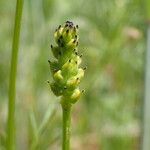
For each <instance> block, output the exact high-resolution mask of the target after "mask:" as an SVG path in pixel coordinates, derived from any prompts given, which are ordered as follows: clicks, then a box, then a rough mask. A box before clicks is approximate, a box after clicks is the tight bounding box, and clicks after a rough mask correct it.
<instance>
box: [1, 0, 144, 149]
mask: <svg viewBox="0 0 150 150" xmlns="http://www.w3.org/2000/svg"><path fill="white" fill-rule="evenodd" d="M142 3H143V2H141V1H139V0H111V1H110V0H94V1H93V0H86V1H85V0H80V1H77V0H71V1H69V0H32V1H31V0H28V1H25V5H24V6H25V7H24V12H23V23H22V25H23V26H22V29H23V30H22V36H21V45H20V46H21V47H20V54H19V64H18V75H17V105H16V119H17V124H16V125H17V126H16V128H17V137H18V139H17V141H18V142H17V148H16V149H18V150H19V149H23V147H24V149H25V150H26V149H29V147H30V146H31V143H30V142H28V140H26V139H30V140H31V141H34V139H32V135H30V134H27V131H28V126H27V124H30V123H29V119H27V118H28V117H27V115H28V114H29V113H28V112H30V110H32V109H33V110H34V113H35V118H36V121H37V126H38V127H39V126H40V124H41V122H42V120H43V116H44V114H45V110H47V109H52V107H50V108H49V107H47V106H49V105H50V106H53V105H54V104H55V103H57V102H58V101H57V100H56V99H57V98H56V97H55V96H54V95H53V94H52V93H51V92H49V90H48V86H47V84H46V80H47V79H49V78H50V80H51V81H52V80H54V79H53V78H52V77H51V76H50V74H49V71H47V68H48V65H47V59H49V57H50V58H52V57H53V56H52V53H51V52H49V51H48V49H49V46H50V41H53V35H52V34H51V33H53V30H54V29H55V27H56V26H57V25H58V24H60V23H61V22H64V21H65V20H72V21H73V22H74V23H78V24H79V26H80V28H81V30H80V33H79V36H80V52H81V53H83V54H84V55H83V57H82V60H83V66H84V65H85V64H86V65H87V67H88V69H87V71H86V76H85V77H84V80H83V81H82V82H81V85H80V86H81V88H82V87H84V88H85V90H86V92H85V94H84V95H83V96H82V97H81V101H80V103H77V105H76V106H75V107H74V111H73V119H72V122H73V123H72V125H73V127H72V140H73V141H75V142H72V149H78V150H83V149H89V150H93V147H94V149H95V150H97V149H102V150H116V149H117V148H118V145H120V149H119V150H124V147H125V146H127V145H128V146H127V148H126V149H129V150H130V149H132V150H136V149H137V148H136V147H138V145H139V137H140V132H139V131H140V121H141V119H140V118H141V104H142V101H143V98H142V95H143V76H144V73H143V70H144V62H145V61H144V53H145V39H146V34H145V29H146V28H145V27H146V25H145V20H144V19H145V18H146V17H145V16H144V15H145V13H144V10H143V8H142V7H141V6H143V4H142ZM13 4H15V0H7V1H6V0H0V18H2V21H1V22H0V43H1V45H0V85H1V86H0V122H1V123H0V133H3V132H2V131H4V130H5V126H6V123H5V122H6V104H7V92H8V77H9V69H10V54H11V48H10V45H11V40H12V30H13V28H12V27H13V26H12V22H13V19H14V14H15V8H14V5H13ZM85 47H86V49H85ZM51 61H53V60H51ZM31 108H32V109H31ZM60 110H61V109H57V113H56V114H55V117H54V121H53V120H51V119H50V121H48V125H47V126H46V128H45V130H46V131H45V130H44V134H43V135H42V139H41V138H40V139H41V140H39V142H41V143H39V145H40V146H39V149H43V150H44V149H45V150H46V149H47V150H54V149H60V140H59V139H60V137H61V125H62V123H61V117H60V114H61V111H60ZM81 112H82V113H81ZM106 127H107V128H106ZM104 129H105V130H104ZM23 131H24V132H23ZM103 131H105V132H103ZM122 131H125V133H129V135H126V134H125V133H124V132H123V134H122V135H121V139H120V140H119V138H120V133H122ZM130 131H134V132H130ZM112 132H113V134H112V135H110V134H111V133H112ZM118 132H119V133H118ZM106 133H107V134H106ZM91 134H92V135H91ZM4 135H5V134H4ZM58 137H59V138H58ZM91 137H92V138H91ZM43 139H45V140H43ZM74 139H75V140H74ZM91 139H92V140H91ZM49 141H51V142H49ZM82 141H83V142H82ZM131 141H135V142H134V143H133V142H131ZM84 143H85V144H84ZM123 145H125V146H124V147H123ZM46 146H47V147H46Z"/></svg>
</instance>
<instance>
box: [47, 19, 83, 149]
mask: <svg viewBox="0 0 150 150" xmlns="http://www.w3.org/2000/svg"><path fill="white" fill-rule="evenodd" d="M77 33H78V25H76V26H75V25H74V24H73V22H71V21H66V24H65V25H64V26H61V25H60V26H59V27H58V29H56V31H55V34H54V37H55V41H56V43H57V45H58V46H55V47H53V46H52V45H51V49H52V52H53V55H54V57H55V58H56V59H55V60H54V61H53V62H51V61H50V60H49V61H48V62H49V64H50V69H51V73H52V76H53V79H54V81H53V82H52V83H50V87H51V90H52V91H53V93H54V94H55V95H56V96H61V102H60V103H61V106H62V110H63V142H62V143H63V144H62V149H63V150H70V132H71V129H70V123H71V108H72V104H74V103H76V102H77V101H78V100H79V98H80V96H81V94H82V92H81V91H80V89H79V83H80V81H81V78H83V76H84V70H85V69H82V68H80V67H79V66H80V64H81V57H82V55H80V54H79V53H78V49H77V46H78V43H79V40H78V39H79V37H78V34H77ZM48 83H49V82H48Z"/></svg>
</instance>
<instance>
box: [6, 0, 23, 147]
mask: <svg viewBox="0 0 150 150" xmlns="http://www.w3.org/2000/svg"><path fill="white" fill-rule="evenodd" d="M22 9H23V0H17V3H16V13H15V26H14V35H13V43H12V57H11V70H10V81H9V101H8V121H7V136H8V137H7V150H14V149H15V96H16V73H17V61H18V47H19V37H20V27H21V18H22Z"/></svg>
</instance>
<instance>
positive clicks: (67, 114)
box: [62, 105, 71, 150]
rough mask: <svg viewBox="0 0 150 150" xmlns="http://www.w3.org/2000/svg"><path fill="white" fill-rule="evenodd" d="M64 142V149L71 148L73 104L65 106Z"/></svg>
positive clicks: (63, 108)
mask: <svg viewBox="0 0 150 150" xmlns="http://www.w3.org/2000/svg"><path fill="white" fill-rule="evenodd" d="M62 110H63V142H62V150H70V123H71V105H67V107H66V106H65V107H63V106H62Z"/></svg>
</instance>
